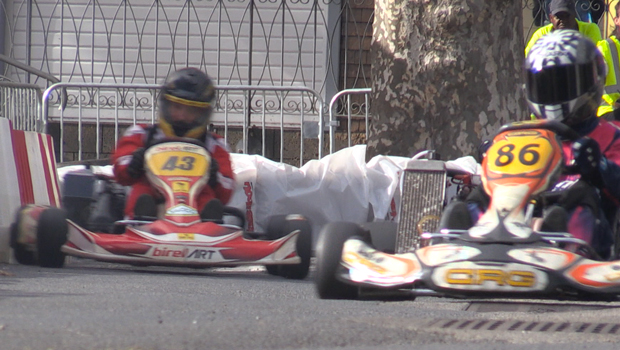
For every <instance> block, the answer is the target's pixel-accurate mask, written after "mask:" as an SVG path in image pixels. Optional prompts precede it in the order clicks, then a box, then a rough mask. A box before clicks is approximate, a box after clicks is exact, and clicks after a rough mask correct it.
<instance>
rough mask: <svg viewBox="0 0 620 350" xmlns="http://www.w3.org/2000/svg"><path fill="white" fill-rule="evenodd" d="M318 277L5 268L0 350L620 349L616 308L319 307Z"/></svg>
mask: <svg viewBox="0 0 620 350" xmlns="http://www.w3.org/2000/svg"><path fill="white" fill-rule="evenodd" d="M311 278H312V276H311V277H310V278H309V279H306V280H304V281H288V280H284V279H281V278H277V277H273V276H269V275H267V274H266V273H265V272H264V271H262V270H261V268H254V269H247V268H245V269H238V268H237V269H213V270H192V269H172V268H155V267H131V266H124V265H112V264H105V263H97V262H93V261H89V260H74V261H72V262H70V263H69V264H68V265H67V266H66V267H65V268H63V269H43V268H38V267H28V266H20V265H0V350H13V349H16V350H21V349H32V350H34V349H46V350H47V349H59V350H60V349H119V350H121V349H122V350H129V349H131V350H151V349H153V350H155V349H345V350H348V349H359V350H364V349H394V350H396V349H437V350H439V349H472V350H473V349H476V350H479V349H519V350H521V349H522V350H525V349H527V350H533V349H545V350H560V349H561V350H571V349H596V350H602V349H618V348H620V309H618V308H619V307H620V303H617V302H614V303H609V302H566V301H563V302H550V301H529V302H516V301H513V300H496V301H486V302H485V301H474V302H472V301H469V300H454V299H444V298H432V297H424V298H417V299H416V300H415V301H389V302H386V301H376V300H363V301H346V300H345V301H333V300H320V299H318V298H317V297H316V294H315V291H314V286H313V284H312V280H311ZM467 321H471V322H467ZM616 325H617V327H616Z"/></svg>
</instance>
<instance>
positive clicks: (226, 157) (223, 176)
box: [208, 135, 235, 204]
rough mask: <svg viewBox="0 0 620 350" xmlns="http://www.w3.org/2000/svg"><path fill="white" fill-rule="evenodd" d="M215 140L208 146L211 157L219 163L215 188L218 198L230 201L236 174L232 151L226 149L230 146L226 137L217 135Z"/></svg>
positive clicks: (223, 201)
mask: <svg viewBox="0 0 620 350" xmlns="http://www.w3.org/2000/svg"><path fill="white" fill-rule="evenodd" d="M213 140H214V141H215V142H214V143H213V144H212V145H211V146H210V147H208V149H209V151H210V153H211V157H213V159H215V160H216V161H217V163H218V166H219V170H218V172H217V185H215V187H214V188H213V191H214V192H215V196H216V198H218V199H219V200H220V201H222V204H226V203H228V201H230V197H231V196H232V193H233V190H234V188H235V175H234V173H233V169H232V162H231V160H230V153H228V151H227V150H226V149H227V148H228V147H227V146H226V143H225V142H224V139H223V138H221V137H219V136H215V135H214V138H213Z"/></svg>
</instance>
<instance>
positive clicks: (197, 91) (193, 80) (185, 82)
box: [159, 68, 215, 138]
mask: <svg viewBox="0 0 620 350" xmlns="http://www.w3.org/2000/svg"><path fill="white" fill-rule="evenodd" d="M214 98H215V86H214V85H213V82H212V81H211V78H209V76H208V75H207V74H205V73H204V72H203V71H201V70H199V69H196V68H182V69H179V70H177V71H175V72H173V73H171V74H170V75H169V76H168V78H167V79H166V82H165V83H164V85H163V86H162V87H161V92H160V94H159V126H160V128H161V129H162V131H163V132H164V133H165V134H166V136H169V137H173V136H179V137H194V138H195V137H199V136H200V135H202V134H203V133H204V132H205V130H206V127H207V124H208V122H209V119H210V117H211V113H212V111H213V106H212V103H213V100H214ZM171 102H175V103H179V104H182V105H186V106H190V107H192V108H195V109H196V112H197V114H198V115H199V117H198V118H196V119H195V120H194V121H193V122H191V123H185V122H178V121H177V122H175V121H173V120H171V117H170V113H169V110H168V107H169V105H170V103H171Z"/></svg>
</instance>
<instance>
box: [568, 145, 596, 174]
mask: <svg viewBox="0 0 620 350" xmlns="http://www.w3.org/2000/svg"><path fill="white" fill-rule="evenodd" d="M572 149H573V158H574V160H575V165H576V166H577V170H578V171H579V174H581V175H582V176H585V177H589V178H592V177H593V175H596V174H597V172H598V166H599V163H600V161H601V157H602V155H601V149H600V147H599V145H598V142H596V141H595V140H593V139H591V138H589V137H583V138H580V139H579V140H577V141H575V142H574V143H573V145H572Z"/></svg>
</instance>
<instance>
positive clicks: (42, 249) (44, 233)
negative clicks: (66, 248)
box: [37, 208, 69, 267]
mask: <svg viewBox="0 0 620 350" xmlns="http://www.w3.org/2000/svg"><path fill="white" fill-rule="evenodd" d="M68 231H69V227H68V225H67V216H66V213H65V211H64V210H62V209H58V208H49V209H46V210H45V211H43V212H42V213H41V216H40V217H39V224H38V227H37V252H38V258H39V265H40V266H41V267H62V266H63V265H64V264H65V253H63V252H62V251H61V250H60V248H61V247H62V246H63V244H65V242H67V233H68Z"/></svg>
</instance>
